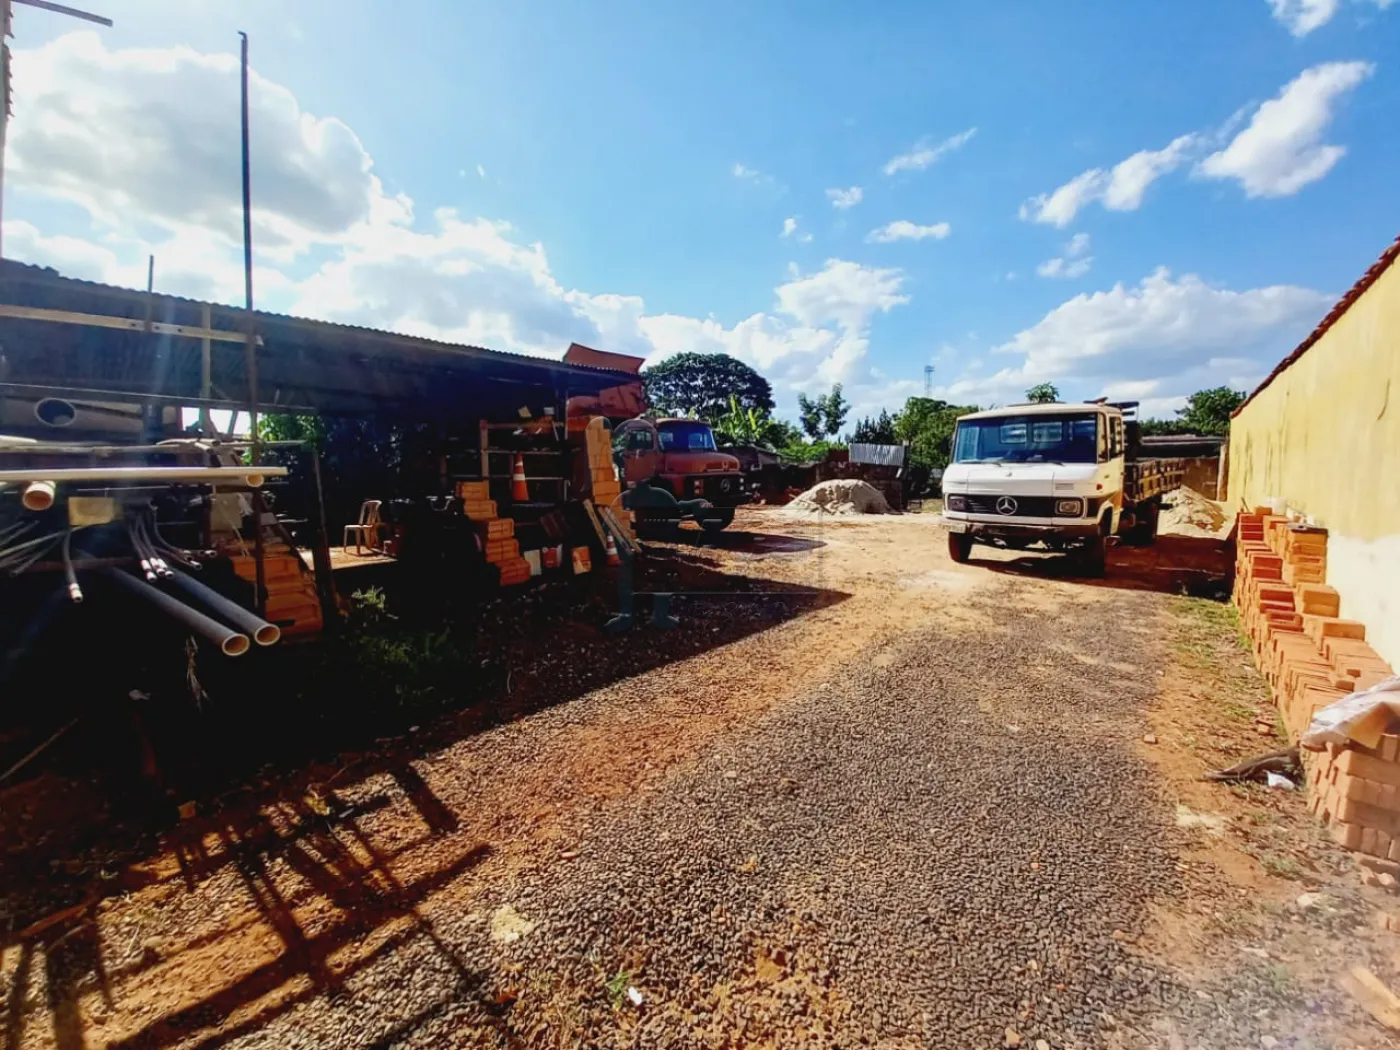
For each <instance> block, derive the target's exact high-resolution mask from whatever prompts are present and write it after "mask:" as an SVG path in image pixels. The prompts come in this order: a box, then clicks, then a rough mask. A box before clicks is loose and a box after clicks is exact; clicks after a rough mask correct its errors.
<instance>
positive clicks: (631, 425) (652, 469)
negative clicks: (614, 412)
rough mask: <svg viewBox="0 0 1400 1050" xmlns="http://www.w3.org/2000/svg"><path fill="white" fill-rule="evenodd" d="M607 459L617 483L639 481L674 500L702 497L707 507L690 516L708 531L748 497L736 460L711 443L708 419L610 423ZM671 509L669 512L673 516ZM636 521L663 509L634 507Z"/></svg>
mask: <svg viewBox="0 0 1400 1050" xmlns="http://www.w3.org/2000/svg"><path fill="white" fill-rule="evenodd" d="M613 459H614V460H615V461H616V462H617V465H618V472H619V474H620V475H621V477H622V485H623V488H631V487H633V486H635V485H637V484H638V483H639V482H649V483H650V484H651V485H652V486H653V487H656V488H664V489H666V490H667V491H668V492H670V493H671V495H673V496H675V497H676V499H678V500H694V499H703V500H706V501H707V502H708V503H709V504H710V505H711V506H710V509H709V510H706V511H704V512H702V513H700V514H697V515H696V520H697V521H699V522H700V526H701V527H702V528H704V529H705V530H706V531H708V532H719V531H720V530H721V529H724V528H725V527H727V526H728V525H729V523H730V522H732V521H733V520H734V508H735V507H737V506H739V505H740V504H741V503H747V502H749V498H750V493H749V492H748V490H747V488H746V485H745V480H744V474H743V472H742V471H741V470H740V469H739V461H738V460H737V459H735V458H734V457H733V456H730V455H728V454H726V453H724V452H721V451H719V449H717V448H716V447H715V435H714V432H713V431H711V430H710V425H709V424H708V423H705V422H702V421H701V420H698V419H656V420H652V419H629V420H627V421H626V422H625V423H619V424H618V425H617V426H616V427H614V428H613ZM674 513H675V512H672V516H674ZM638 515H639V520H646V519H648V518H651V519H657V518H662V517H665V516H666V515H667V511H665V510H663V509H658V508H648V509H646V510H639V511H638Z"/></svg>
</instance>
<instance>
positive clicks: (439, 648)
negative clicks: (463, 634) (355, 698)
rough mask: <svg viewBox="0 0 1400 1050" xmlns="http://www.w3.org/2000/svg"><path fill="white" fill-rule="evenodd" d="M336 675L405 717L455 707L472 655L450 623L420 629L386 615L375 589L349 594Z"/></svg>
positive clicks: (378, 593)
mask: <svg viewBox="0 0 1400 1050" xmlns="http://www.w3.org/2000/svg"><path fill="white" fill-rule="evenodd" d="M337 649H338V650H339V652H338V659H337V663H338V665H339V666H338V668H337V671H338V673H341V674H343V675H344V676H345V680H346V681H351V682H354V683H355V686H356V688H357V689H359V690H360V691H361V692H363V694H364V695H366V696H373V697H375V698H377V699H378V700H380V701H382V702H383V703H385V704H387V705H389V706H391V707H393V708H396V709H398V710H399V711H400V712H402V713H403V714H405V715H408V714H415V715H416V714H421V713H431V712H435V711H438V710H443V709H446V708H448V707H451V706H453V704H455V703H456V702H457V695H458V693H459V692H460V688H461V679H462V676H463V675H464V674H465V673H466V669H467V668H468V667H471V666H472V665H473V664H472V659H471V653H470V652H469V651H468V650H466V649H464V648H463V647H462V646H461V645H459V644H458V642H457V640H456V639H455V638H454V637H453V635H452V630H451V628H450V627H444V628H442V629H441V630H423V629H422V628H417V627H409V626H406V625H403V624H401V623H400V622H399V621H398V620H397V619H396V618H395V617H394V616H392V615H391V614H390V613H389V610H388V606H387V604H386V602H385V597H384V592H383V591H382V590H380V589H379V588H378V587H371V588H369V589H368V590H360V591H356V592H355V593H354V594H353V595H351V598H350V616H349V621H348V623H347V625H346V630H345V632H344V634H343V635H342V636H341V638H339V639H337Z"/></svg>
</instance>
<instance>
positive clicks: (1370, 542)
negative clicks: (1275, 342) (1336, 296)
mask: <svg viewBox="0 0 1400 1050" xmlns="http://www.w3.org/2000/svg"><path fill="white" fill-rule="evenodd" d="M1229 457H1230V462H1229V481H1228V488H1229V501H1230V502H1231V503H1232V504H1234V505H1236V506H1244V507H1254V506H1258V505H1261V504H1263V503H1264V502H1265V501H1266V500H1267V499H1269V498H1270V497H1281V498H1283V499H1284V500H1285V501H1286V502H1287V505H1288V507H1289V508H1290V509H1292V510H1297V511H1299V512H1301V513H1302V514H1305V515H1307V516H1308V517H1309V518H1311V519H1312V520H1313V521H1315V522H1316V523H1317V524H1319V525H1324V526H1326V527H1327V529H1328V530H1329V533H1330V535H1329V539H1328V548H1327V582H1328V583H1330V584H1331V585H1332V586H1334V587H1336V588H1337V590H1339V591H1340V592H1341V595H1342V615H1343V616H1345V617H1348V618H1350V619H1355V620H1361V621H1362V622H1364V623H1365V624H1366V637H1367V640H1368V641H1369V642H1370V643H1371V645H1372V647H1373V648H1374V649H1375V650H1376V651H1377V652H1378V653H1379V654H1380V655H1381V656H1383V657H1384V658H1385V659H1386V660H1387V661H1389V662H1390V664H1391V665H1392V666H1395V667H1400V264H1395V265H1391V266H1390V267H1389V268H1388V269H1387V270H1385V271H1384V272H1383V273H1382V274H1381V275H1380V277H1379V278H1378V279H1377V280H1376V281H1375V283H1374V284H1372V285H1371V286H1370V287H1369V288H1368V289H1366V291H1364V292H1363V293H1362V294H1361V296H1360V298H1359V299H1357V300H1356V302H1354V303H1353V304H1352V305H1351V307H1350V309H1348V310H1347V311H1346V312H1345V313H1344V314H1342V316H1341V317H1339V318H1338V319H1337V320H1336V321H1335V322H1334V323H1333V325H1332V327H1331V328H1329V329H1328V330H1327V331H1326V332H1325V333H1324V334H1323V335H1322V337H1321V338H1320V339H1319V340H1318V342H1317V343H1316V344H1314V345H1313V346H1312V347H1311V348H1309V349H1308V350H1307V351H1306V352H1305V353H1303V355H1302V356H1301V357H1299V358H1298V360H1296V361H1294V362H1293V364H1292V365H1290V366H1289V367H1288V368H1287V369H1285V370H1284V371H1283V372H1282V373H1280V374H1279V375H1278V376H1276V377H1275V378H1274V380H1273V382H1271V383H1270V384H1269V385H1268V386H1266V387H1264V388H1263V389H1262V390H1260V391H1259V392H1258V394H1257V395H1256V396H1255V397H1254V398H1253V399H1252V400H1251V401H1250V402H1249V403H1248V404H1246V405H1245V406H1244V408H1243V409H1242V410H1241V411H1240V414H1239V415H1238V416H1236V417H1235V419H1234V421H1233V422H1232V423H1231V427H1230V444H1229Z"/></svg>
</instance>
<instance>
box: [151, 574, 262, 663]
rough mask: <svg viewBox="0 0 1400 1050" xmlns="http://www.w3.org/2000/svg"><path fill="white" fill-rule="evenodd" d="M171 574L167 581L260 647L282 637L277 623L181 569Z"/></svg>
mask: <svg viewBox="0 0 1400 1050" xmlns="http://www.w3.org/2000/svg"><path fill="white" fill-rule="evenodd" d="M171 572H172V575H170V576H168V577H166V579H168V580H169V581H170V582H171V583H173V584H174V585H175V586H176V587H178V588H180V590H182V591H184V592H185V593H186V594H188V595H190V596H191V597H192V598H194V599H195V600H196V601H198V602H199V603H200V604H201V605H203V606H205V607H206V608H208V609H209V610H210V611H211V612H214V613H217V614H218V615H219V617H220V618H221V619H224V620H227V621H228V622H229V623H231V624H233V625H234V626H235V627H237V628H238V629H239V630H242V631H247V632H248V634H250V635H252V638H253V641H255V642H257V643H258V644H259V645H273V644H275V643H276V641H277V639H279V638H281V637H282V628H280V627H278V626H277V625H276V624H275V623H268V622H267V621H266V620H264V619H263V618H262V617H260V616H259V615H258V614H257V613H255V612H253V611H251V610H249V609H245V608H243V606H241V605H239V604H238V603H237V602H235V601H232V600H230V599H228V598H225V597H224V596H223V595H222V594H220V593H219V592H218V591H216V590H214V589H213V588H212V587H206V586H205V585H204V584H202V583H200V582H199V581H198V580H196V579H193V578H192V577H190V576H187V575H185V573H183V572H181V571H180V570H179V569H172V570H171Z"/></svg>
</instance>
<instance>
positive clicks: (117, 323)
mask: <svg viewBox="0 0 1400 1050" xmlns="http://www.w3.org/2000/svg"><path fill="white" fill-rule="evenodd" d="M0 317H13V318H15V319H16V320H19V321H53V322H55V323H58V324H85V325H91V326H93V327H95V328H116V329H118V330H120V331H125V332H146V331H151V332H158V333H160V334H161V335H178V336H183V337H184V338H186V339H212V340H214V341H215V342H219V343H241V344H244V345H247V342H248V336H247V333H245V332H225V331H221V330H219V329H214V328H199V327H196V326H194V325H187V324H168V323H166V322H164V321H151V322H149V327H148V326H147V322H146V321H144V320H142V319H140V318H137V317H113V316H111V315H110V314H84V313H77V312H76V311H73V310H49V309H46V308H44V307H40V306H15V305H13V304H10V303H0ZM258 345H259V346H261V345H262V339H261V338H259V339H258Z"/></svg>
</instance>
